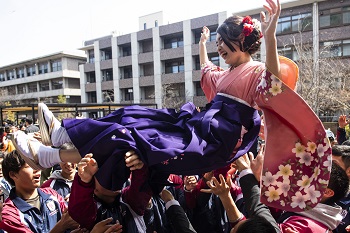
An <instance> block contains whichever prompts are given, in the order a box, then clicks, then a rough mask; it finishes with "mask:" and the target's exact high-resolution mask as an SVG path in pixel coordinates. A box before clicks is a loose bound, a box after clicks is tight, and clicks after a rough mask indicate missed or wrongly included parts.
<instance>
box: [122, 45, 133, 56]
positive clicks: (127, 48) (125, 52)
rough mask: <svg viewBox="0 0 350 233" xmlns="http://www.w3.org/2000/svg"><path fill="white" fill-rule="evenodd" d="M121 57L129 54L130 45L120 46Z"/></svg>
mask: <svg viewBox="0 0 350 233" xmlns="http://www.w3.org/2000/svg"><path fill="white" fill-rule="evenodd" d="M121 50H122V57H127V56H131V46H126V47H122V48H121Z"/></svg>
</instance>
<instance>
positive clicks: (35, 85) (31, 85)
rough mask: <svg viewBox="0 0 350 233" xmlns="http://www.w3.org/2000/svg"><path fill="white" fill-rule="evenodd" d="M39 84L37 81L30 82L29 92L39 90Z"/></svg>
mask: <svg viewBox="0 0 350 233" xmlns="http://www.w3.org/2000/svg"><path fill="white" fill-rule="evenodd" d="M37 91H38V86H37V84H36V83H28V93H32V92H37Z"/></svg>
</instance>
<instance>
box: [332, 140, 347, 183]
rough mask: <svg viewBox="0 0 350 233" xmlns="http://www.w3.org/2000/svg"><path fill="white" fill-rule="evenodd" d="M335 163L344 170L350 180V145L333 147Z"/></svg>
mask: <svg viewBox="0 0 350 233" xmlns="http://www.w3.org/2000/svg"><path fill="white" fill-rule="evenodd" d="M332 160H333V163H336V164H338V165H339V166H340V167H341V168H343V169H344V171H345V172H346V174H347V176H348V178H349V179H350V145H343V144H342V145H334V146H333V147H332Z"/></svg>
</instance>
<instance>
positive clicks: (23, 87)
mask: <svg viewBox="0 0 350 233" xmlns="http://www.w3.org/2000/svg"><path fill="white" fill-rule="evenodd" d="M17 91H18V94H25V93H27V89H26V85H25V84H20V85H18V86H17Z"/></svg>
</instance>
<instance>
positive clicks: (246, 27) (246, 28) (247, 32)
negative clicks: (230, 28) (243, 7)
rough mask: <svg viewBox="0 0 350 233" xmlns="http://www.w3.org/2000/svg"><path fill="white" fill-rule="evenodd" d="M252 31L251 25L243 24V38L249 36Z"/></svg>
mask: <svg viewBox="0 0 350 233" xmlns="http://www.w3.org/2000/svg"><path fill="white" fill-rule="evenodd" d="M253 30H254V27H253V25H251V24H247V23H245V24H243V34H244V35H245V36H249V35H250V34H251V33H252V32H253Z"/></svg>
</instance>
